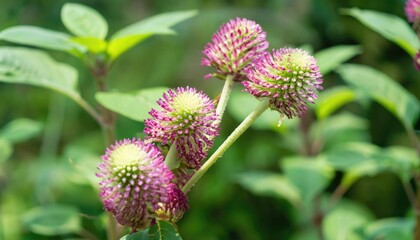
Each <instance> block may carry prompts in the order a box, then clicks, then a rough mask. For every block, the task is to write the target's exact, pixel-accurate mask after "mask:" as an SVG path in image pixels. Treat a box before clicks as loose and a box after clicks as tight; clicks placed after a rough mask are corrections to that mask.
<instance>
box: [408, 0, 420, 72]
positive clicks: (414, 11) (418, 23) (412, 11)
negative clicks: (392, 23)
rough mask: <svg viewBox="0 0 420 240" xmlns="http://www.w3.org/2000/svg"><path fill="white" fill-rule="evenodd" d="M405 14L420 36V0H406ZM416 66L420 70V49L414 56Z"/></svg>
mask: <svg viewBox="0 0 420 240" xmlns="http://www.w3.org/2000/svg"><path fill="white" fill-rule="evenodd" d="M405 15H406V16H407V20H408V22H410V23H413V28H414V30H416V31H417V36H419V38H420V0H407V1H406V2H405ZM413 63H414V67H415V68H416V69H417V70H418V71H420V50H419V51H418V52H417V54H416V55H415V56H414V58H413Z"/></svg>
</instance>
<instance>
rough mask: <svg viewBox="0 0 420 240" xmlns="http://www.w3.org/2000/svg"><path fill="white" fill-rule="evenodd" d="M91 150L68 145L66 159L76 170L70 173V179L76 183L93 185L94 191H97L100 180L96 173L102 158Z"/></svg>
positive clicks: (65, 152) (65, 153)
mask: <svg viewBox="0 0 420 240" xmlns="http://www.w3.org/2000/svg"><path fill="white" fill-rule="evenodd" d="M89 150H90V149H89V148H84V147H79V146H73V145H67V147H66V149H65V151H64V158H65V160H67V161H68V162H69V164H70V165H71V167H73V168H74V169H75V170H76V171H74V172H72V171H68V174H72V175H71V176H69V177H68V179H70V181H72V182H75V183H79V184H88V185H91V186H92V187H93V188H94V189H97V188H98V186H99V184H98V183H99V178H98V177H96V175H95V173H97V172H98V170H97V167H98V161H99V159H100V158H99V156H98V155H97V154H95V153H94V152H92V151H89Z"/></svg>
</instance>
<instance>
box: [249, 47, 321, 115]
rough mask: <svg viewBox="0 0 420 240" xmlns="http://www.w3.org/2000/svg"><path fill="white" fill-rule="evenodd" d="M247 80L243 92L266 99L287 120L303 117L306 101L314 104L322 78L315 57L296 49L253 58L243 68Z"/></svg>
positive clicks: (277, 51)
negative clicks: (245, 67)
mask: <svg viewBox="0 0 420 240" xmlns="http://www.w3.org/2000/svg"><path fill="white" fill-rule="evenodd" d="M246 74H247V76H248V78H249V80H250V81H244V82H242V84H243V85H244V86H245V88H246V89H245V91H248V92H249V93H251V94H252V95H254V96H255V97H257V98H269V104H270V105H269V106H270V108H271V109H273V110H276V111H279V112H280V113H282V114H284V115H286V116H287V117H288V118H293V117H302V115H303V114H304V112H305V111H306V109H307V107H306V102H307V101H308V102H311V103H314V100H315V99H316V98H317V95H316V94H317V89H322V86H321V84H322V75H321V73H320V71H319V68H318V66H317V65H316V60H315V58H314V57H312V56H311V55H309V54H308V53H307V52H306V51H303V50H301V49H297V48H281V49H279V50H273V53H272V55H271V54H270V53H269V52H265V53H264V54H263V55H260V56H259V57H258V58H256V59H255V60H254V61H253V62H252V64H250V66H249V67H248V68H247V69H246Z"/></svg>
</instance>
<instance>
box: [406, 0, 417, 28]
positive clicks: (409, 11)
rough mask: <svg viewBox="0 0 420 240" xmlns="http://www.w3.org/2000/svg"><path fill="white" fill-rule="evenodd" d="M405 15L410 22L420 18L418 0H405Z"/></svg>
mask: <svg viewBox="0 0 420 240" xmlns="http://www.w3.org/2000/svg"><path fill="white" fill-rule="evenodd" d="M405 15H406V16H407V19H408V21H409V22H411V23H415V22H418V21H419V20H420V0H407V1H406V2H405Z"/></svg>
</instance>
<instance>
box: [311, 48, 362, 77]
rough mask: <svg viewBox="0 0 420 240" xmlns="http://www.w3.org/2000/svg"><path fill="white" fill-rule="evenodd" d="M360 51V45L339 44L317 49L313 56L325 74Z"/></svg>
mask: <svg viewBox="0 0 420 240" xmlns="http://www.w3.org/2000/svg"><path fill="white" fill-rule="evenodd" d="M361 52H362V48H361V47H360V46H357V45H356V46H354V45H341V46H334V47H331V48H327V49H324V50H322V51H319V52H317V53H316V54H315V58H316V61H317V64H318V66H319V70H320V71H321V73H322V74H327V73H329V72H331V71H332V70H334V69H335V68H337V67H338V66H340V65H341V64H342V63H344V62H345V61H347V60H349V59H351V58H352V57H354V56H356V55H358V54H360V53H361Z"/></svg>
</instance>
